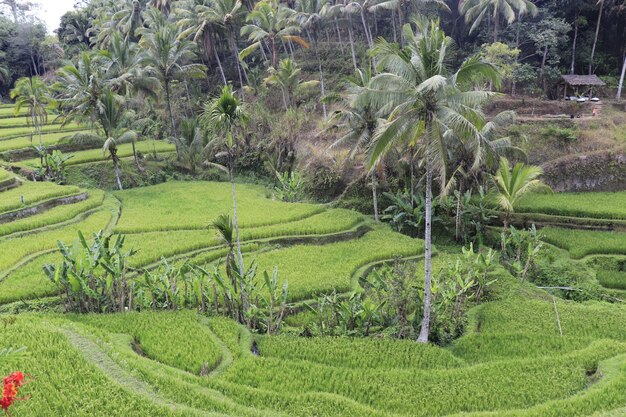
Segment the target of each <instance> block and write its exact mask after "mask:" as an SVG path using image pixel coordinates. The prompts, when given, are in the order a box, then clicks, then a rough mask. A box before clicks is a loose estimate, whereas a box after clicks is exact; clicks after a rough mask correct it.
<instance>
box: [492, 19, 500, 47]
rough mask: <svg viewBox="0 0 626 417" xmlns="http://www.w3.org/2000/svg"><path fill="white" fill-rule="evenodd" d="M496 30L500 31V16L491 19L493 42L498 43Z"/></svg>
mask: <svg viewBox="0 0 626 417" xmlns="http://www.w3.org/2000/svg"><path fill="white" fill-rule="evenodd" d="M498 29H500V15H499V14H496V15H495V16H494V17H493V41H494V42H498Z"/></svg>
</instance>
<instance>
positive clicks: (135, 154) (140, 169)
mask: <svg viewBox="0 0 626 417" xmlns="http://www.w3.org/2000/svg"><path fill="white" fill-rule="evenodd" d="M130 143H131V145H132V147H133V159H134V160H135V165H137V169H138V170H139V171H140V172H141V171H143V168H141V165H139V159H138V158H137V149H136V148H135V141H134V140H132V141H131V142H130Z"/></svg>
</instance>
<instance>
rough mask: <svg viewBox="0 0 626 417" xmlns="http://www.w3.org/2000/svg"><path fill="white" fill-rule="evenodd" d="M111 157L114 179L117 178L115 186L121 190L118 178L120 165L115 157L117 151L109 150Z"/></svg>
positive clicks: (120, 181)
mask: <svg viewBox="0 0 626 417" xmlns="http://www.w3.org/2000/svg"><path fill="white" fill-rule="evenodd" d="M111 159H112V160H113V170H114V171H115V179H116V180H117V186H118V188H119V189H120V191H121V190H123V188H122V180H121V179H120V166H119V161H118V157H117V151H115V152H111Z"/></svg>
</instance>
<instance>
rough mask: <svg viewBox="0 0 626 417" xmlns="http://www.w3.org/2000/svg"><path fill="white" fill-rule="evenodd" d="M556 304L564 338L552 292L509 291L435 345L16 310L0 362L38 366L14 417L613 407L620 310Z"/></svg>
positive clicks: (575, 412) (555, 411) (623, 342)
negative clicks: (10, 353) (17, 348)
mask: <svg viewBox="0 0 626 417" xmlns="http://www.w3.org/2000/svg"><path fill="white" fill-rule="evenodd" d="M557 308H558V312H559V314H560V320H561V326H562V331H563V336H562V337H561V336H560V335H559V330H558V328H557V325H556V321H555V315H554V311H555V310H554V305H553V302H552V301H551V300H542V299H540V298H535V299H530V300H529V299H524V298H522V297H519V296H517V297H512V298H507V299H503V300H501V301H497V302H493V303H490V304H487V305H485V306H483V307H481V308H479V309H477V310H476V311H474V312H473V313H474V314H473V318H472V319H473V324H474V329H476V330H470V331H469V332H468V334H467V335H466V336H464V337H463V338H461V339H459V340H458V341H457V342H456V343H455V344H454V345H453V346H452V347H451V348H447V349H443V348H438V347H433V346H423V345H419V344H416V343H414V342H411V341H394V340H388V339H351V338H334V339H333V338H330V339H328V338H325V339H319V338H313V339H310V338H309V339H307V338H296V337H293V336H271V337H270V336H265V337H263V336H254V335H251V334H250V333H248V331H247V330H245V329H244V328H242V327H240V325H238V324H236V323H234V322H232V321H230V320H228V319H223V318H206V317H201V316H198V315H196V313H194V312H191V311H180V312H176V313H152V312H145V313H129V314H121V315H120V314H115V315H86V316H85V315H83V316H55V315H47V316H45V317H42V316H32V315H20V316H19V317H18V318H17V320H16V322H15V323H14V324H11V325H10V326H8V327H7V328H6V329H4V330H2V333H3V336H5V337H6V338H7V339H8V340H19V341H20V342H21V343H23V344H25V345H27V346H29V348H30V349H31V355H30V356H25V357H22V358H11V359H9V360H8V361H4V362H3V363H1V364H0V372H7V371H10V370H12V369H17V368H19V369H29V371H30V372H32V373H33V374H34V375H39V377H38V379H37V380H36V383H32V384H31V385H30V386H27V387H28V388H27V390H28V393H29V394H31V395H32V398H31V399H30V400H29V401H28V402H27V403H22V404H18V405H17V406H16V407H15V409H14V411H15V413H19V415H20V416H36V415H42V414H41V413H44V414H45V415H81V416H82V415H87V414H84V413H83V412H82V411H78V412H77V411H76V410H83V409H84V408H85V405H86V404H90V405H91V407H88V408H89V414H90V415H92V416H110V415H119V416H121V415H133V416H213V415H216V416H217V415H219V416H268V417H269V416H302V417H305V416H311V415H313V416H329V417H330V416H372V417H374V416H389V417H391V416H396V417H398V416H459V417H460V416H465V417H467V416H472V417H478V416H485V417H486V416H519V417H522V416H523V417H529V416H536V417H540V416H541V417H543V416H559V417H570V416H571V417H573V416H592V415H593V416H605V417H606V416H611V415H620V414H619V412H620V410H621V409H623V404H624V403H625V401H626V333H624V332H623V331H621V330H623V323H624V321H625V320H626V309H624V307H616V306H610V307H607V306H604V305H577V304H574V303H570V302H563V301H559V302H558V303H557ZM607 316H608V317H609V319H608V320H607ZM598 323H602V325H600V326H598ZM478 329H480V330H478ZM253 340H254V341H256V343H257V344H258V349H259V356H255V355H254V354H253V353H252V352H251V344H252V342H253ZM201 370H204V371H203V373H202V374H201ZM207 371H208V374H206V372H207ZM46 375H55V378H54V379H52V378H48V377H46ZM57 375H58V377H57ZM590 381H591V382H590ZM25 390H26V389H25Z"/></svg>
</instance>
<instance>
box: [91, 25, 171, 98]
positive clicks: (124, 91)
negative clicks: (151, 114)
mask: <svg viewBox="0 0 626 417" xmlns="http://www.w3.org/2000/svg"><path fill="white" fill-rule="evenodd" d="M97 60H98V62H99V63H101V64H102V67H103V69H104V73H103V78H104V79H105V83H106V84H107V85H108V86H109V87H110V88H111V89H112V90H113V91H114V92H116V93H117V94H120V95H122V96H126V97H127V98H130V97H131V96H132V95H133V94H134V93H137V92H141V93H142V94H144V95H148V96H150V97H154V96H155V95H156V91H157V88H158V85H159V81H158V80H157V79H156V78H155V77H152V76H149V75H148V74H145V71H144V68H143V66H142V65H141V55H140V54H139V50H138V46H137V44H136V43H134V42H130V41H128V40H125V39H123V38H122V35H121V34H120V33H114V34H113V35H112V37H111V44H110V46H109V48H108V49H106V50H101V51H99V53H98V56H97Z"/></svg>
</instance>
